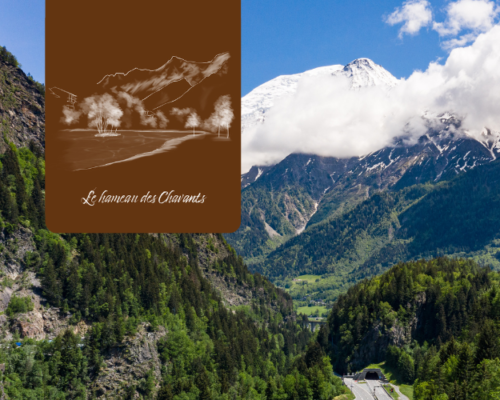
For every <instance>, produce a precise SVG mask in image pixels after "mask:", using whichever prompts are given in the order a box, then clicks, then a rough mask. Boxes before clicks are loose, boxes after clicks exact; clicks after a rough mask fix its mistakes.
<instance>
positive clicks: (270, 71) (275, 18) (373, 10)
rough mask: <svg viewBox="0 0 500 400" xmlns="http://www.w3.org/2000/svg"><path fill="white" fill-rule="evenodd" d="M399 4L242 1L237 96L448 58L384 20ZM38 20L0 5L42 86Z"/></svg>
mask: <svg viewBox="0 0 500 400" xmlns="http://www.w3.org/2000/svg"><path fill="white" fill-rule="evenodd" d="M410 1H414V2H415V1H417V2H418V1H420V2H421V1H425V0H410ZM402 3H403V2H402V1H401V0H378V1H372V0H350V1H344V0H272V1H269V0H242V94H243V95H245V94H246V93H248V92H249V91H250V90H252V89H253V88H255V87H256V86H258V85H260V84H262V83H264V82H266V81H268V80H270V79H272V78H274V77H276V76H278V75H283V74H294V73H298V72H302V71H305V70H308V69H311V68H315V67H319V66H324V65H332V64H343V65H344V64H347V63H348V62H350V61H352V60H354V59H356V58H360V57H368V58H371V59H372V60H374V61H375V62H376V63H378V64H380V65H382V66H383V67H384V68H386V69H387V70H388V71H389V72H391V73H392V74H393V75H395V76H396V77H397V78H400V77H408V76H409V75H410V74H411V73H412V72H413V71H414V70H416V69H421V70H425V69H426V68H427V66H428V64H429V62H430V61H435V60H438V59H445V58H446V56H447V54H448V53H447V51H446V50H443V48H442V46H441V44H442V41H441V40H440V36H439V35H438V33H437V32H436V30H433V29H431V27H430V25H427V26H425V27H423V28H422V29H419V31H418V34H416V35H403V36H402V37H399V35H398V32H399V29H400V28H401V24H396V25H393V26H391V25H389V24H387V23H385V22H384V18H386V17H387V16H388V15H390V14H391V13H392V12H393V11H394V10H395V9H396V8H397V7H401V6H402ZM497 3H498V2H497ZM447 4H449V2H447V1H444V0H430V2H429V8H430V9H432V12H433V18H434V19H435V20H444V17H445V14H446V13H445V7H446V5H447ZM44 17H45V2H44V1H43V0H15V1H13V0H0V45H3V46H6V47H7V49H9V50H10V51H11V52H12V53H14V54H15V55H16V57H17V58H18V60H19V61H20V63H21V64H22V66H23V70H24V71H25V72H29V73H31V74H32V75H33V76H34V77H35V79H37V80H38V81H40V82H44V81H45V79H44V73H45V65H44V51H45V50H44V38H45V33H44V22H45V21H44Z"/></svg>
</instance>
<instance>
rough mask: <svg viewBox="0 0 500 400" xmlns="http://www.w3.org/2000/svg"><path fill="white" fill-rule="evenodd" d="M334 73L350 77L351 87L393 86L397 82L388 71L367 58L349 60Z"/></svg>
mask: <svg viewBox="0 0 500 400" xmlns="http://www.w3.org/2000/svg"><path fill="white" fill-rule="evenodd" d="M335 75H344V76H346V77H348V78H350V79H351V87H352V88H353V89H358V88H360V87H367V86H382V85H386V86H389V87H394V86H396V85H397V84H398V82H399V81H398V80H397V79H396V78H395V77H394V76H393V75H392V74H391V73H390V72H389V71H387V70H386V69H384V68H383V67H381V66H380V65H378V64H375V63H374V62H373V61H372V60H370V59H368V58H358V59H357V60H354V61H353V62H350V63H349V64H347V65H346V66H345V67H344V68H343V69H342V70H341V71H339V72H338V73H337V74H335Z"/></svg>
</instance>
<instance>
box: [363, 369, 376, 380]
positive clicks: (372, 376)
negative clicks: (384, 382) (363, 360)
mask: <svg viewBox="0 0 500 400" xmlns="http://www.w3.org/2000/svg"><path fill="white" fill-rule="evenodd" d="M365 379H372V380H378V374H377V373H376V372H373V371H370V372H367V373H366V376H365Z"/></svg>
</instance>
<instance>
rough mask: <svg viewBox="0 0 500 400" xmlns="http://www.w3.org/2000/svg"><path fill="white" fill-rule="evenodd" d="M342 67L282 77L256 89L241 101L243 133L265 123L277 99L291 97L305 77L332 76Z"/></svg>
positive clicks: (330, 67)
mask: <svg viewBox="0 0 500 400" xmlns="http://www.w3.org/2000/svg"><path fill="white" fill-rule="evenodd" d="M343 68H344V67H343V66H342V65H331V66H327V67H319V68H314V69H311V70H309V71H306V72H302V73H300V74H294V75H281V76H278V77H277V78H274V79H271V80H270V81H268V82H266V83H263V84H262V85H260V86H258V87H256V88H255V89H254V90H252V91H251V92H250V93H248V94H247V95H246V96H244V97H243V98H242V99H241V131H242V133H243V132H244V131H245V129H247V128H248V127H250V126H253V125H255V124H258V123H262V122H263V121H264V114H265V113H266V112H267V111H268V110H269V109H270V108H271V107H272V106H273V105H274V102H275V100H276V99H278V98H281V97H284V96H289V95H291V94H293V93H295V91H296V90H297V85H298V83H299V80H300V79H301V78H302V77H303V76H317V75H332V74H333V73H336V72H339V71H341V70H342V69H343Z"/></svg>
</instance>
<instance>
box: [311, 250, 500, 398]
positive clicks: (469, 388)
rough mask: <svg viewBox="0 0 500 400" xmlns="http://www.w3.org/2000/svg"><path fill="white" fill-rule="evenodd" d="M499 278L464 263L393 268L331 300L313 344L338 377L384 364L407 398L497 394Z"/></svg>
mask: <svg viewBox="0 0 500 400" xmlns="http://www.w3.org/2000/svg"><path fill="white" fill-rule="evenodd" d="M499 327H500V274H499V273H498V272H492V271H491V269H489V268H488V267H481V266H479V265H478V264H477V263H475V262H473V261H471V260H464V259H449V258H437V259H432V260H429V261H425V260H421V261H416V262H407V263H402V264H398V265H396V266H394V267H393V268H391V269H390V270H389V271H387V272H386V273H384V274H383V275H381V276H379V277H374V278H371V279H369V280H365V281H363V282H360V283H358V284H357V285H355V286H353V287H352V288H350V289H349V290H348V291H347V293H346V294H343V295H341V296H339V298H338V300H337V301H336V302H335V304H334V306H333V310H332V312H331V314H330V315H329V317H328V324H327V325H326V326H325V327H324V328H323V329H322V330H321V331H320V333H319V335H318V342H319V343H320V344H321V346H322V347H323V349H324V350H325V352H327V353H328V354H329V355H330V356H331V359H332V363H333V365H334V367H335V368H337V370H339V371H344V372H348V371H356V370H360V369H362V368H363V367H365V366H367V365H368V364H370V363H379V362H382V361H385V363H386V365H387V366H388V367H392V368H395V369H397V370H398V371H399V374H400V376H401V377H402V379H403V380H404V381H406V383H410V384H414V393H415V399H417V400H436V399H439V400H442V399H448V398H449V399H494V398H497V397H495V393H496V394H498V393H499V391H500V368H499V367H500V359H499V357H500V339H499V333H500V331H499Z"/></svg>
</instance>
